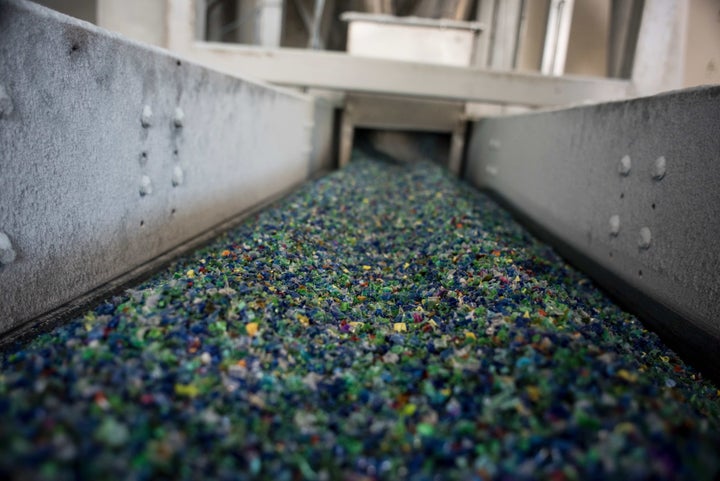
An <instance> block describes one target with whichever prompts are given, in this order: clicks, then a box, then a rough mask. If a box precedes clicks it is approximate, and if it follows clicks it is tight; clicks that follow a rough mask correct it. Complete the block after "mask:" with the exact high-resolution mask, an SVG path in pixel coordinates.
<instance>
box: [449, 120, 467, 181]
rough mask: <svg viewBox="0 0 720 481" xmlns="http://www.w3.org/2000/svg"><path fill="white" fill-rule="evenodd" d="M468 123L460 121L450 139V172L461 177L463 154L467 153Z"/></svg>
mask: <svg viewBox="0 0 720 481" xmlns="http://www.w3.org/2000/svg"><path fill="white" fill-rule="evenodd" d="M466 130H467V122H466V121H465V119H464V118H461V119H460V120H458V123H457V126H456V127H455V130H453V133H452V137H451V139H450V156H449V157H448V170H450V172H452V173H453V174H455V175H460V170H461V169H462V159H463V153H464V151H465V131H466Z"/></svg>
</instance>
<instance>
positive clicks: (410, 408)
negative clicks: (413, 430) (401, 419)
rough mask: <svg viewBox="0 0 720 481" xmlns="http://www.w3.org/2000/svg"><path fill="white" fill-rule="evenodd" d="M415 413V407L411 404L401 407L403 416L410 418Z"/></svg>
mask: <svg viewBox="0 0 720 481" xmlns="http://www.w3.org/2000/svg"><path fill="white" fill-rule="evenodd" d="M415 411H417V406H416V405H414V404H413V403H408V404H406V405H405V406H404V407H403V410H402V413H403V414H404V415H405V416H412V415H413V414H415Z"/></svg>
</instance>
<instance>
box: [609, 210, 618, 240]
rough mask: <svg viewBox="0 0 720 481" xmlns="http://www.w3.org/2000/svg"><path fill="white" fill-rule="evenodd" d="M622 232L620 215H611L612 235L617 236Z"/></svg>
mask: <svg viewBox="0 0 720 481" xmlns="http://www.w3.org/2000/svg"><path fill="white" fill-rule="evenodd" d="M619 233H620V216H619V215H617V214H615V215H612V216H610V235H611V236H613V237H617V235H618V234H619Z"/></svg>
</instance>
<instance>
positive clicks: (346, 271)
mask: <svg viewBox="0 0 720 481" xmlns="http://www.w3.org/2000/svg"><path fill="white" fill-rule="evenodd" d="M342 271H343V272H344V273H345V274H350V271H349V270H347V269H345V268H344V267H343V268H342Z"/></svg>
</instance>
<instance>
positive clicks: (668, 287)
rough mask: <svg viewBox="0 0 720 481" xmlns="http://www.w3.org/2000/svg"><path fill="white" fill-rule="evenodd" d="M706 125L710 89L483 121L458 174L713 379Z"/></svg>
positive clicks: (715, 257)
mask: <svg viewBox="0 0 720 481" xmlns="http://www.w3.org/2000/svg"><path fill="white" fill-rule="evenodd" d="M718 125H720V87H710V88H700V89H694V90H687V91H680V92H674V93H670V94H666V95H661V96H656V97H648V98H640V99H635V100H629V101H623V102H615V103H609V104H602V105H594V106H584V107H577V108H572V109H566V110H557V111H551V112H542V113H533V114H525V115H518V116H510V117H505V118H489V119H486V120H484V121H480V122H478V123H476V124H475V128H474V132H473V134H472V139H471V145H470V149H469V158H468V165H467V177H468V178H469V180H470V181H471V182H473V183H474V184H476V185H478V186H480V187H482V188H485V189H489V190H491V191H494V192H495V193H497V194H498V195H499V196H500V197H501V198H502V199H504V200H505V201H506V202H507V203H508V204H509V205H510V206H511V207H512V208H514V209H515V210H516V211H517V212H518V213H519V214H520V215H521V216H523V217H525V218H527V219H528V220H529V221H530V222H532V223H534V224H535V225H536V226H538V227H539V228H540V229H541V230H542V231H543V232H544V233H545V234H547V235H548V236H549V237H551V238H554V239H555V240H557V241H558V242H559V243H560V244H562V245H564V246H565V247H566V248H567V250H568V251H569V252H574V253H576V254H579V255H580V256H582V258H583V259H582V260H581V264H585V265H586V266H588V267H590V269H591V273H593V271H594V272H595V273H598V272H602V274H599V275H597V276H596V277H597V278H598V279H599V280H600V281H601V282H602V283H604V285H605V287H606V288H607V289H608V290H609V291H611V292H612V293H613V294H614V295H616V296H618V297H619V298H620V299H621V300H623V301H624V302H625V304H626V306H628V307H630V308H631V309H633V310H635V311H636V312H640V313H641V314H642V315H643V316H644V317H645V318H646V319H647V320H649V322H651V323H652V324H653V325H654V326H655V327H656V328H657V329H658V330H659V331H660V332H661V333H664V334H667V336H668V337H670V338H672V337H675V338H676V339H678V340H680V341H681V342H683V341H685V342H684V345H685V350H686V351H692V350H695V351H696V353H698V354H700V356H701V358H702V359H701V361H702V363H703V364H704V366H703V367H707V365H708V364H712V365H714V366H716V367H715V369H718V372H720V369H719V368H720V303H719V302H718V300H719V299H720V242H718V238H719V236H720V216H718V210H719V209H720V188H718V186H720V163H718V153H719V152H720V135H718V132H717V128H718ZM682 348H683V347H682V346H681V349H682Z"/></svg>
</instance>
